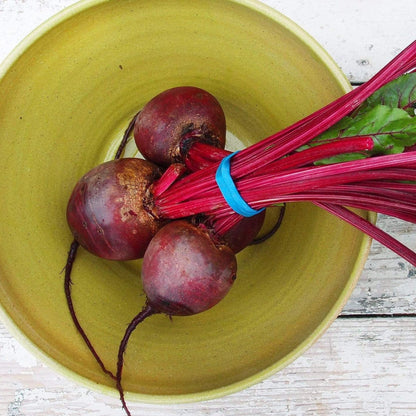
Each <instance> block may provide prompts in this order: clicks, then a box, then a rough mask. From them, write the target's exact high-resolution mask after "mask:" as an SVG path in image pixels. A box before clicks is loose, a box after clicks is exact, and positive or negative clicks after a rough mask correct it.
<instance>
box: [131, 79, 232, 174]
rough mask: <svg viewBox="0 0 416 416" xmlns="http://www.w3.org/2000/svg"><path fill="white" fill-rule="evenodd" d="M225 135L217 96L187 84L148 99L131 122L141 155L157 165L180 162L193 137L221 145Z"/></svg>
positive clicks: (222, 146)
mask: <svg viewBox="0 0 416 416" xmlns="http://www.w3.org/2000/svg"><path fill="white" fill-rule="evenodd" d="M225 135H226V124H225V115H224V112H223V110H222V108H221V105H220V104H219V102H218V101H217V99H216V98H215V97H214V96H213V95H211V94H210V93H208V92H207V91H205V90H202V89H200V88H196V87H191V86H184V87H176V88H171V89H169V90H166V91H164V92H162V93H160V94H159V95H157V96H156V97H154V98H153V99H151V100H150V101H149V102H148V103H147V104H146V105H145V106H144V107H143V109H142V110H141V111H140V113H139V115H138V116H137V119H136V122H135V126H134V139H135V141H136V145H137V147H138V149H139V150H140V152H141V153H142V155H143V156H144V157H145V158H147V159H148V160H151V161H152V162H154V163H156V164H158V165H161V166H169V165H170V164H171V163H175V162H182V161H183V157H184V156H185V155H186V152H187V148H189V147H190V146H191V144H192V143H193V142H194V141H199V142H202V143H206V144H209V145H212V146H215V147H218V148H224V145H225Z"/></svg>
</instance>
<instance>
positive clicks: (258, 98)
mask: <svg viewBox="0 0 416 416" xmlns="http://www.w3.org/2000/svg"><path fill="white" fill-rule="evenodd" d="M179 85H195V86H198V87H201V88H204V89H206V90H208V91H210V92H211V93H212V94H214V95H215V96H216V97H217V98H218V100H219V101H220V102H221V104H222V105H223V108H224V111H225V113H226V117H227V123H228V131H229V137H230V143H231V144H230V146H231V147H235V148H242V147H243V146H247V145H249V144H250V143H253V142H255V141H258V140H260V139H262V138H264V137H266V136H268V135H270V134H272V133H274V132H276V131H277V130H279V129H281V128H283V127H285V126H287V125H288V124H290V123H292V122H294V121H296V120H298V119H299V118H301V117H303V116H306V115H308V114H309V113H310V112H312V111H313V110H316V109H318V108H320V107H321V106H323V105H324V104H326V103H328V102H330V101H331V100H332V99H334V98H336V97H338V96H339V95H341V94H343V93H344V92H345V91H346V90H348V88H349V86H348V83H347V81H346V79H345V78H344V76H343V74H342V73H341V72H340V70H339V69H338V67H337V66H336V65H335V63H334V62H333V61H332V60H331V58H329V57H328V56H327V54H326V53H325V52H324V51H323V50H322V49H321V48H320V46H319V45H317V44H316V42H315V41H314V40H313V39H311V38H310V37H309V36H308V35H307V34H306V33H304V32H303V31H302V30H301V29H300V28H298V27H297V26H295V25H294V24H293V23H292V22H291V21H289V20H288V19H286V18H285V17H283V16H281V15H279V14H278V13H276V12H275V11H273V10H271V9H269V8H267V7H265V6H263V5H262V4H260V3H258V2H255V1H231V0H229V1H224V0H198V1H195V0H175V1H167V0H165V1H163V0H152V1H150V0H148V1H147V0H113V1H111V0H110V1H85V2H81V3H78V4H76V5H75V6H73V7H71V8H69V9H67V10H65V11H64V12H62V13H60V14H59V15H57V16H56V17H54V18H52V19H51V20H49V21H48V22H46V23H45V24H43V25H42V26H41V27H40V28H39V29H38V30H36V31H35V32H34V33H33V34H32V35H30V36H29V37H28V38H27V39H26V40H25V41H24V42H23V43H21V44H20V45H19V46H18V47H17V48H16V49H15V51H14V52H13V53H12V54H11V55H10V56H9V57H8V59H7V60H6V61H5V62H4V63H3V64H2V66H1V67H0V95H1V97H2V99H1V100H0V126H1V128H0V152H1V155H2V167H1V174H2V175H1V181H0V190H1V196H2V203H1V204H0V218H1V223H0V259H1V260H0V303H1V310H2V316H3V317H4V319H5V320H6V321H7V322H8V324H9V327H10V329H11V330H12V331H13V333H14V334H15V335H16V336H17V337H18V338H19V340H21V341H22V342H23V343H24V344H25V345H26V346H28V347H30V348H31V349H32V350H33V351H36V353H37V354H38V355H39V356H41V357H42V358H43V359H44V360H45V361H46V362H47V363H48V364H49V365H52V366H53V367H54V368H57V369H58V370H59V371H62V372H63V373H64V374H66V375H68V376H69V377H72V378H74V379H76V380H77V381H79V382H81V383H83V384H86V385H87V386H89V387H91V388H94V389H99V390H100V391H103V392H106V393H111V394H115V389H114V383H113V382H112V380H111V379H109V378H108V377H106V376H105V375H103V373H102V372H101V370H100V369H99V367H98V366H97V364H96V362H95V360H94V359H93V358H92V356H91V354H90V352H89V351H88V349H87V348H86V346H85V345H84V343H83V341H82V339H81V338H80V336H79V335H78V333H77V331H76V330H75V328H74V325H73V323H72V321H71V318H70V316H69V313H68V309H67V305H66V301H65V295H64V289H63V278H64V276H63V273H62V269H63V267H64V265H65V262H66V256H67V252H68V249H69V245H70V243H71V241H72V237H71V234H70V232H69V230H68V227H67V225H66V221H65V210H66V204H67V201H68V198H69V194H70V192H71V190H72V188H73V186H74V185H75V183H76V181H77V180H78V179H79V178H80V177H81V176H82V175H83V174H84V173H85V172H86V171H87V170H89V169H91V168H92V167H94V166H95V165H97V164H98V163H100V162H102V161H104V160H107V159H110V158H112V157H113V156H114V152H115V149H116V148H117V145H118V143H119V141H120V139H121V136H122V134H123V131H124V129H125V128H126V126H127V124H128V122H129V121H130V119H131V117H132V116H133V115H134V114H135V113H136V112H137V111H138V110H139V109H140V108H141V107H142V106H143V105H144V104H145V103H146V102H147V101H148V100H149V99H150V98H151V97H153V96H154V95H156V94H157V93H159V92H161V91H162V90H164V89H166V88H170V87H173V86H179ZM132 149H133V148H132V147H131V144H130V150H129V151H130V152H134V150H132ZM271 216H273V212H271ZM271 221H272V219H271ZM368 247H369V239H368V238H366V237H364V236H363V235H362V234H361V233H360V232H358V231H356V230H354V229H353V228H352V227H350V226H349V225H347V224H344V223H342V222H341V221H339V220H337V219H335V218H333V217H332V216H330V215H329V214H327V213H325V212H323V211H322V210H320V209H318V208H316V207H314V206H312V205H310V204H292V205H289V206H288V209H287V214H286V216H285V220H284V223H283V225H282V227H281V229H280V230H279V232H278V233H277V234H276V235H275V236H274V237H273V238H272V239H270V240H268V241H267V242H265V243H263V244H260V245H257V246H253V247H250V248H248V249H246V250H244V251H243V252H241V253H240V254H239V255H238V278H237V280H236V282H235V284H234V287H233V289H232V291H231V292H230V294H229V295H228V296H227V298H226V299H224V300H223V301H222V302H221V303H220V304H218V305H217V306H215V307H214V308H212V309H211V310H209V311H207V312H205V313H202V314H200V315H196V316H192V317H178V318H173V319H172V320H170V319H169V318H168V317H166V316H163V315H158V316H153V317H151V318H149V319H148V320H147V321H145V322H144V323H143V324H142V325H141V326H139V327H138V329H137V330H136V331H135V333H134V335H133V336H132V338H131V340H130V344H129V346H128V350H127V353H126V363H125V369H124V374H123V375H124V386H125V389H126V390H127V392H128V398H129V399H130V400H131V399H136V400H141V401H148V402H183V401H196V400H205V399H209V398H213V397H217V396H220V395H224V394H228V393H232V392H233V391H236V390H239V389H242V388H245V387H247V386H249V385H251V384H253V383H255V382H258V381H260V380H262V379H264V378H265V377H267V376H268V375H270V374H272V373H274V372H276V371H278V370H279V369H281V368H282V367H284V366H285V365H287V364H288V363H290V362H291V361H292V360H293V359H295V358H296V357H297V356H298V355H299V354H301V353H302V352H303V351H304V350H305V349H306V348H307V347H308V346H309V345H311V343H312V342H313V341H314V340H315V339H316V338H317V337H318V336H319V335H320V334H322V332H323V331H324V330H325V329H326V328H327V326H328V325H329V324H330V323H331V322H332V320H333V319H334V318H335V317H336V316H337V314H338V313H339V311H340V310H341V308H342V306H343V305H344V303H345V301H346V299H347V298H348V295H349V294H350V292H351V290H352V288H353V287H354V284H355V282H356V280H357V278H358V276H359V274H360V272H361V269H362V266H363V263H364V261H365V258H366V256H367V251H368ZM140 267H141V263H140V261H131V262H124V263H122V262H111V261H104V260H101V259H99V258H97V257H94V256H92V255H91V254H89V253H87V252H85V251H84V250H82V249H80V250H79V253H78V256H77V258H76V262H75V266H74V269H73V275H72V279H73V283H74V284H73V299H74V304H75V308H76V311H77V313H78V317H79V320H80V322H81V323H82V325H83V326H84V328H85V330H86V332H87V334H88V336H89V337H90V339H91V341H92V343H93V344H94V346H95V347H96V350H97V352H98V353H99V354H100V356H101V357H102V359H103V361H104V362H105V363H106V365H107V366H108V367H109V368H110V369H113V370H114V368H115V364H116V356H117V350H118V345H119V342H120V340H121V337H122V335H123V333H124V330H125V328H126V325H127V323H128V322H129V321H130V320H131V319H132V318H133V316H134V315H135V314H136V313H137V312H138V311H139V310H140V309H141V307H142V305H143V303H144V301H145V296H144V294H143V291H142V288H141V284H140Z"/></svg>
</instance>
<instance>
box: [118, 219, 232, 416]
mask: <svg viewBox="0 0 416 416" xmlns="http://www.w3.org/2000/svg"><path fill="white" fill-rule="evenodd" d="M236 272H237V261H236V258H235V255H234V253H233V251H232V250H231V249H230V248H229V247H228V246H227V245H223V244H217V243H215V242H214V241H213V240H212V239H211V234H210V233H209V232H208V231H207V230H206V229H205V228H204V227H198V226H196V225H193V224H191V223H189V222H187V221H185V220H177V221H172V222H170V223H168V224H167V225H165V226H164V227H163V228H161V229H160V230H159V231H158V232H157V234H156V235H155V236H154V237H153V239H152V241H151V242H150V244H149V246H148V248H147V250H146V253H145V255H144V257H143V264H142V282H143V289H144V292H145V294H146V297H147V301H146V304H145V306H144V308H143V309H142V311H141V312H140V313H139V314H138V315H136V316H135V317H134V319H133V320H132V321H131V322H130V324H129V325H128V327H127V329H126V332H125V334H124V337H123V339H122V341H121V343H120V347H119V351H118V362H117V375H116V380H117V388H118V391H119V393H120V400H121V402H122V405H123V408H124V409H125V411H126V413H127V415H130V412H129V409H128V407H127V404H126V401H125V399H124V391H123V387H122V385H121V377H122V371H123V363H124V358H123V356H124V352H125V350H126V347H127V343H128V340H129V338H130V336H131V334H132V333H133V331H134V330H135V328H136V327H137V325H138V324H140V323H141V322H143V320H145V319H146V318H148V317H149V316H151V315H154V314H157V313H165V314H167V315H169V316H172V315H175V316H185V315H193V314H197V313H200V312H203V311H206V310H208V309H210V308H212V307H213V306H214V305H216V304H217V303H218V302H219V301H220V300H221V299H223V298H224V297H225V295H226V294H227V293H228V291H229V290H230V288H231V286H232V284H233V282H234V280H235V278H236Z"/></svg>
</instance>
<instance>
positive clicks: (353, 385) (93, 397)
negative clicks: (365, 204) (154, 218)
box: [0, 0, 416, 416]
mask: <svg viewBox="0 0 416 416" xmlns="http://www.w3.org/2000/svg"><path fill="white" fill-rule="evenodd" d="M72 3H74V1H73V0H53V1H51V0H0V35H1V36H0V60H3V58H5V56H6V55H7V54H8V53H9V52H10V51H11V49H12V48H13V47H14V46H15V45H16V44H17V43H18V42H19V41H20V40H21V39H22V38H23V37H24V36H25V35H26V34H27V33H29V32H30V31H31V30H32V29H34V28H35V27H36V26H37V25H39V24H40V23H41V22H42V21H44V20H45V19H46V18H48V17H49V16H51V15H52V14H54V13H56V12H58V11H59V10H61V9H62V8H64V7H66V6H68V5H70V4H72ZM264 3H266V4H268V5H269V6H272V7H274V8H276V9H277V10H279V11H281V12H283V13H284V14H286V15H287V16H289V17H290V18H292V19H293V20H294V21H295V22H297V23H298V24H299V25H300V26H302V27H303V28H304V29H305V30H306V31H308V32H309V33H310V34H311V35H312V36H314V37H315V38H316V39H317V40H318V41H319V42H320V43H321V44H322V45H323V46H324V47H325V48H326V49H327V50H328V52H329V53H330V54H331V55H332V56H333V58H334V59H335V61H336V62H337V63H338V64H339V65H340V67H341V68H342V69H343V71H344V72H345V74H346V75H347V76H348V78H349V79H350V80H351V81H352V82H362V81H365V80H367V79H368V78H369V77H370V76H371V75H372V74H374V73H375V72H376V71H377V70H379V69H380V68H381V67H382V66H383V65H384V64H385V63H387V62H388V61H389V60H390V59H391V58H393V56H395V55H396V54H397V53H398V52H399V51H400V50H401V49H403V48H404V47H405V46H407V44H409V43H410V42H411V41H413V40H415V39H416V0H395V1H393V0H314V1H310V0H265V1H264ZM0 99H1V97H0ZM0 128H1V126H0ZM378 224H379V226H381V227H382V228H383V229H385V230H387V231H388V232H389V233H391V234H393V235H394V236H396V237H397V238H399V239H401V240H402V241H403V242H404V243H406V244H407V245H408V246H409V247H411V248H412V249H416V235H415V232H416V227H415V226H410V225H408V224H404V223H402V222H399V221H396V220H394V219H391V218H386V217H383V216H380V217H379V220H378ZM130 407H131V411H132V414H133V415H136V416H139V415H147V416H155V415H158V416H159V415H165V416H185V415H193V416H203V415H212V416H220V415H221V416H235V415H239V416H245V415H247V416H249V415H250V416H261V415H289V416H295V415H296V416H298V415H302V416H303V415H331V416H332V415H345V416H352V415H355V416H359V415H365V416H373V415H374V416H396V415H397V416H411V415H416V269H415V268H413V267H411V266H410V265H409V264H407V263H406V262H405V261H403V260H401V259H400V258H399V257H398V256H396V255H394V254H392V253H391V252H389V251H388V250H387V249H385V248H383V247H381V246H380V245H379V244H376V243H374V244H373V246H372V250H371V253H370V256H369V258H368V261H367V263H366V266H365V270H364V271H363V273H362V276H361V279H360V281H359V283H358V285H357V287H356V290H355V291H354V293H353V295H352V296H351V298H350V300H349V302H348V303H347V305H346V306H345V308H344V310H343V312H342V314H341V316H340V317H339V318H338V319H337V320H336V321H335V322H334V324H333V325H332V326H331V327H330V329H329V330H328V331H327V332H326V333H325V334H324V335H323V336H322V337H321V338H320V339H319V340H318V342H316V343H315V345H313V346H312V347H311V348H310V349H309V350H308V351H307V352H306V353H305V354H304V355H303V356H302V357H300V358H299V359H297V360H296V361H295V362H294V363H293V364H291V365H290V366H288V367H287V368H286V369H284V370H283V371H281V372H279V373H277V374H275V375H274V376H273V377H270V378H269V379H267V380H265V381H263V382H262V383H260V384H258V385H256V386H254V387H251V388H249V389H247V390H245V391H242V392H239V393H236V394H233V395H231V396H228V397H224V398H221V399H217V400H213V401H209V402H203V403H196V404H181V405H174V406H169V407H166V406H160V405H147V404H138V403H131V405H130ZM87 414H88V415H101V416H106V415H111V416H118V415H120V416H121V415H123V414H124V413H123V412H122V410H121V408H120V405H119V402H118V400H117V399H116V398H114V397H106V396H103V395H101V394H98V393H96V392H92V391H89V390H87V389H85V388H83V387H80V386H78V385H76V384H74V383H73V382H72V381H69V380H67V379H65V378H64V377H62V376H61V375H59V374H57V373H55V372H54V371H52V370H51V369H49V368H48V367H46V366H45V365H44V364H42V363H41V362H39V361H38V360H37V359H36V358H35V357H34V356H33V355H32V354H31V353H29V352H28V351H26V350H25V349H24V348H23V347H22V346H21V345H20V344H19V343H18V342H16V340H14V339H13V338H12V336H11V335H10V334H9V333H8V331H7V329H6V328H5V327H4V326H3V325H2V324H1V323H0V415H8V416H23V415H24V416H28V415H31V416H32V415H65V416H72V415H74V416H75V415H76V416H80V415H87Z"/></svg>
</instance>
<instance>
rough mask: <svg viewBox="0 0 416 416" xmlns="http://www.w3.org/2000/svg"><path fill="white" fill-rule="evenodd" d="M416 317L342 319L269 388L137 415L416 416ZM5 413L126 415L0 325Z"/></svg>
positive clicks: (143, 409) (1, 409)
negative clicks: (41, 359) (55, 369)
mask: <svg viewBox="0 0 416 416" xmlns="http://www.w3.org/2000/svg"><path fill="white" fill-rule="evenodd" d="M415 350H416V318H405V319H338V320H336V321H335V323H334V324H333V325H332V326H331V327H330V329H329V330H328V331H327V332H326V333H325V335H324V336H323V337H322V338H321V339H320V340H318V342H317V343H315V344H314V345H313V346H312V347H311V348H310V349H309V350H308V351H307V352H306V353H305V354H304V355H302V356H301V357H300V358H298V359H297V360H296V361H295V362H293V363H292V364H291V365H290V366H288V367H287V368H285V369H284V370H282V371H281V372H279V373H277V374H275V375H274V376H272V377H270V378H269V379H267V380H265V381H263V382H262V383H260V384H258V385H256V386H253V387H251V388H249V389H246V390H244V391H242V392H239V393H235V394H233V395H231V396H228V397H224V398H220V399H216V400H213V401H208V402H202V403H195V404H181V405H173V406H168V407H167V406H161V405H146V404H139V403H131V404H130V407H131V411H132V414H133V415H135V416H142V415H146V416H159V415H162V414H163V415H164V416H185V415H193V416H203V415H211V416H215V415H218V416H220V415H221V416H235V415H237V414H238V415H242V416H261V415H264V416H266V415H281V414H285V415H289V416H313V415H338V416H351V415H355V416H415V415H416V399H415V392H416V379H415V374H416V355H415V353H414V351H415ZM0 374H1V376H2V377H0V391H1V395H0V414H2V415H5V416H6V415H7V416H22V415H31V416H35V415H39V416H40V415H42V416H43V415H48V416H54V415H60V416H62V415H65V416H80V415H84V414H85V415H86V414H89V415H101V416H102V415H110V414H111V415H112V416H122V415H123V412H122V411H121V409H120V405H119V402H118V400H117V398H116V397H114V398H113V397H108V396H103V395H101V394H98V393H95V392H91V391H89V390H87V389H85V388H83V387H80V386H78V385H76V384H74V383H72V381H68V380H66V379H64V378H63V377H61V376H59V375H57V374H56V373H55V372H53V371H51V370H50V369H48V368H47V367H46V366H45V365H43V364H41V363H39V362H38V361H37V360H35V359H34V358H33V357H32V355H31V354H28V353H27V352H26V351H25V350H24V349H23V348H22V347H21V346H20V345H19V344H18V343H17V342H16V341H14V340H13V339H12V338H11V337H10V336H9V335H8V333H7V332H6V331H5V329H4V327H3V326H0Z"/></svg>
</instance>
